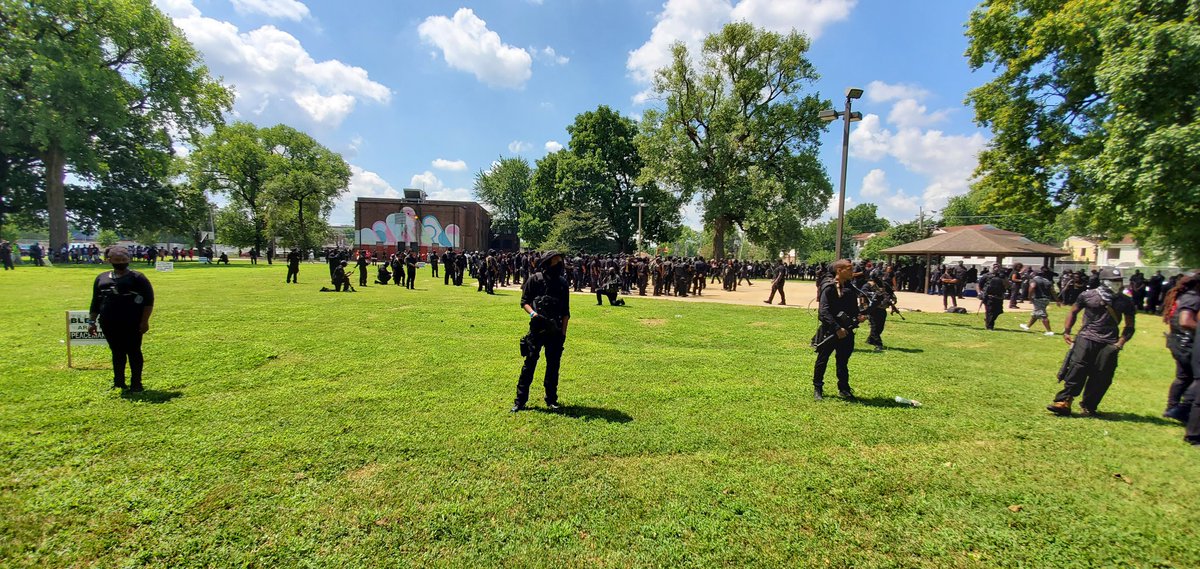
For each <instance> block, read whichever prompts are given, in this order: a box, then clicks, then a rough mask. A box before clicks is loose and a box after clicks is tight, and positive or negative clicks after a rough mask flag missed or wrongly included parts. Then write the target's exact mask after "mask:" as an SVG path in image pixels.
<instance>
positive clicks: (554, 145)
mask: <svg viewBox="0 0 1200 569" xmlns="http://www.w3.org/2000/svg"><path fill="white" fill-rule="evenodd" d="M562 149H563V145H562V144H559V142H558V141H557V140H547V141H546V152H558V151H559V150H562Z"/></svg>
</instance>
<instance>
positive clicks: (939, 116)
mask: <svg viewBox="0 0 1200 569" xmlns="http://www.w3.org/2000/svg"><path fill="white" fill-rule="evenodd" d="M949 114H950V111H949V110H948V109H942V110H940V111H936V112H933V113H929V112H927V111H926V109H925V105H922V104H920V103H918V102H917V101H916V99H900V100H899V101H897V102H896V104H895V105H892V111H891V112H890V113H888V122H889V123H891V124H894V125H896V126H898V127H900V128H906V127H926V126H931V125H934V124H937V123H940V122H942V121H944V120H946V117H947V116H949Z"/></svg>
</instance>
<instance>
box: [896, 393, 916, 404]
mask: <svg viewBox="0 0 1200 569" xmlns="http://www.w3.org/2000/svg"><path fill="white" fill-rule="evenodd" d="M896 403H899V404H901V405H910V406H912V407H920V406H921V402H920V401H917V400H915V399H908V398H906V397H900V396H899V395H897V396H896Z"/></svg>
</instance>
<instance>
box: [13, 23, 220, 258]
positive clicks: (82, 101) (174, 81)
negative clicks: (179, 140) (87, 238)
mask: <svg viewBox="0 0 1200 569" xmlns="http://www.w3.org/2000/svg"><path fill="white" fill-rule="evenodd" d="M231 103H232V96H231V94H230V92H229V91H228V90H227V89H226V88H225V87H224V86H222V85H221V84H220V83H219V82H218V81H216V80H214V79H213V78H212V77H210V76H209V73H208V70H207V69H206V68H205V67H204V66H203V65H201V64H200V57H199V55H198V54H197V52H196V51H195V49H194V48H193V47H192V46H191V44H190V43H188V41H187V39H186V38H185V37H184V35H183V33H182V32H181V31H180V30H179V29H178V28H176V27H175V26H174V24H173V23H172V22H171V20H170V18H168V17H167V16H166V15H165V14H163V13H162V12H161V11H159V10H158V9H157V8H155V7H154V6H153V5H152V3H151V1H150V0H36V1H22V0H0V155H2V157H0V162H7V163H9V165H10V166H9V168H10V170H11V165H12V164H14V163H15V164H17V165H20V164H22V163H28V161H29V160H31V159H32V160H35V161H36V162H37V167H38V168H39V169H40V171H41V173H42V176H43V177H44V183H43V186H42V191H43V192H44V196H45V200H46V209H45V211H46V219H47V221H48V223H49V227H50V245H51V247H52V248H57V247H58V246H60V245H62V244H64V243H66V242H67V240H68V234H67V198H66V193H65V191H64V179H65V175H66V172H67V169H68V167H69V168H70V170H71V171H72V172H74V173H75V174H76V175H78V176H79V177H80V178H84V179H89V178H90V179H91V180H93V181H98V182H99V185H98V188H99V191H107V192H109V193H113V192H119V191H122V190H124V189H125V188H123V187H120V186H119V185H112V184H108V185H106V182H112V183H120V184H124V183H129V182H131V181H136V182H138V183H139V184H141V185H147V184H151V183H152V180H153V179H155V178H158V177H161V176H162V175H164V174H165V169H156V168H153V167H152V166H153V165H154V164H161V163H162V160H161V159H160V158H156V157H152V156H151V154H160V155H161V154H165V153H169V152H170V148H171V145H170V140H171V137H170V133H172V132H175V133H183V134H185V135H188V136H194V135H196V134H198V132H199V131H200V129H202V128H204V127H206V126H209V125H212V124H217V123H219V122H220V121H221V114H222V112H224V111H225V110H227V109H229V107H230V105H231ZM164 142H165V143H164ZM12 157H17V158H15V159H14V158H12ZM18 171H20V170H18ZM106 178H109V179H107V180H106ZM3 181H5V180H3V179H0V182H3ZM9 191H10V188H6V189H5V192H4V193H6V194H7V193H8V192H9Z"/></svg>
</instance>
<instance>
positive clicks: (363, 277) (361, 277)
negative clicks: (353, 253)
mask: <svg viewBox="0 0 1200 569" xmlns="http://www.w3.org/2000/svg"><path fill="white" fill-rule="evenodd" d="M354 264H355V265H356V266H357V267H358V286H367V267H368V266H369V265H370V264H371V263H369V262H368V261H367V253H366V251H359V252H358V261H355V263H354Z"/></svg>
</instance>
